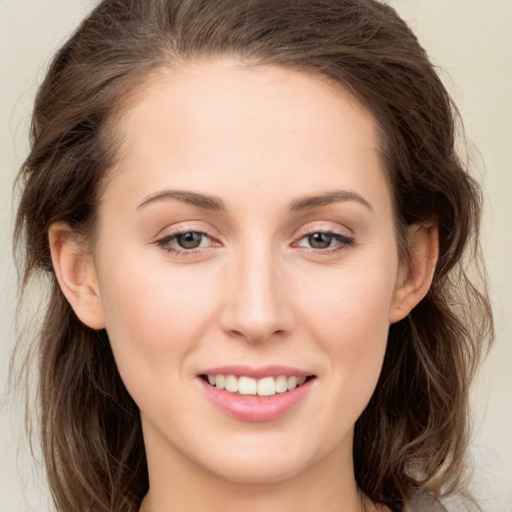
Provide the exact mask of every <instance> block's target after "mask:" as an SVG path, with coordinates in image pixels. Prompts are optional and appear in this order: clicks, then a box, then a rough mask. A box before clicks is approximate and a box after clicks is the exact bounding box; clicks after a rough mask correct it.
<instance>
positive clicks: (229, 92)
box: [114, 60, 385, 199]
mask: <svg viewBox="0 0 512 512" xmlns="http://www.w3.org/2000/svg"><path fill="white" fill-rule="evenodd" d="M116 129H117V131H118V132H120V134H121V139H122V140H123V144H122V146H121V147H120V149H119V152H118V157H119V158H118V161H117V169H116V172H115V175H116V176H117V177H118V178H122V181H124V182H125V183H128V182H130V180H131V181H133V179H135V178H136V177H137V176H138V181H139V182H141V183H139V185H138V188H139V191H140V193H141V194H142V193H147V194H150V193H152V192H154V190H155V189H157V188H159V187H165V186H167V185H168V182H169V181H170V180H171V181H173V185H174V186H177V187H179V188H191V187H192V188H196V189H201V188H204V187H207V188H209V190H208V192H212V193H215V194H216V195H223V194H225V193H227V192H229V190H230V189H235V190H236V191H237V193H240V191H241V190H242V189H243V190H245V191H246V192H247V193H248V194H252V193H253V192H256V191H258V190H260V189H263V190H262V191H263V192H264V193H265V188H266V189H268V190H266V193H267V194H268V193H269V190H275V189H276V188H279V189H281V190H283V189H286V191H287V192H288V193H289V194H288V195H289V196H290V198H291V199H293V197H292V196H293V195H303V194H304V190H303V189H308V188H309V189H311V188H316V189H318V190H317V191H319V192H322V190H321V189H322V187H324V188H325V187H327V188H333V187H334V188H339V186H340V185H343V183H341V182H340V177H341V175H342V174H343V172H345V174H347V172H346V171H348V174H351V176H350V179H349V180H348V184H347V186H348V187H351V188H354V187H358V186H362V185H365V186H367V185H368V181H370V182H371V181H372V180H373V181H377V182H382V181H383V180H385V176H384V173H383V171H382V163H381V159H380V150H379V143H378V136H377V126H376V123H375V120H374V118H373V116H372V115H371V114H370V113H369V112H368V111H367V110H366V109H365V108H364V107H362V106H361V105H360V104H359V103H358V102H357V101H356V100H355V99H354V97H353V96H352V95H350V94H349V93H348V92H347V91H345V90H344V89H342V88H341V87H335V86H333V85H332V84H329V83H327V81H324V80H322V79H320V78H318V77H313V76H311V75H308V74H305V73H301V72H297V71H293V70H289V69H284V68H281V67H275V66H248V65H247V64H244V63H242V62H238V61H232V60H219V61H205V62H198V63H193V64H187V65H186V66H183V67H181V68H173V69H168V70H167V69H164V70H161V71H160V72H159V73H158V74H157V75H155V76H154V77H153V78H152V79H151V80H149V81H148V82H147V83H146V84H145V85H144V86H143V87H141V88H140V90H139V91H138V94H137V95H136V96H135V97H133V99H132V101H131V102H130V104H128V105H127V108H126V109H124V111H123V113H122V115H121V116H120V118H119V119H118V122H117V126H116ZM376 171H377V174H376ZM369 178H372V179H371V180H369ZM114 181H117V180H114ZM365 182H366V183H365ZM380 184H381V185H382V183H380ZM118 185H119V184H118ZM129 195H130V194H126V196H127V197H128V196H129ZM132 195H133V194H132ZM281 196H282V194H281Z"/></svg>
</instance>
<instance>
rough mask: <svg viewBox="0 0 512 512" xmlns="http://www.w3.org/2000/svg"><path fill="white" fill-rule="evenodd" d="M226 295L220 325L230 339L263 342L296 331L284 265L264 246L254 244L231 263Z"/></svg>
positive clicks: (224, 293) (225, 290)
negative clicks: (294, 329)
mask: <svg viewBox="0 0 512 512" xmlns="http://www.w3.org/2000/svg"><path fill="white" fill-rule="evenodd" d="M223 295H224V301H223V308H222V311H221V314H220V324H221V328H222V330H223V331H224V332H226V333H228V334H229V335H230V336H233V337H238V338H240V339H245V340H246V341H248V342H250V343H261V342H264V341H266V340H269V339H276V338H283V337H285V336H287V335H289V334H290V332H291V331H292V330H293V328H294V325H295V318H294V315H293V308H292V306H291V303H290V298H291V297H290V293H289V286H287V282H286V278H285V272H284V265H283V262H282V261H281V259H280V258H279V257H276V255H273V253H272V250H271V249H270V248H266V247H265V246H264V245H263V244H256V245H254V244H253V246H252V248H247V250H246V251H245V252H244V251H241V252H240V254H239V255H237V256H236V257H235V258H234V260H233V261H232V262H230V265H229V277H228V282H226V283H225V286H224V292H223Z"/></svg>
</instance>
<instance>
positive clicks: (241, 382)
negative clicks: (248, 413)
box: [238, 377, 256, 395]
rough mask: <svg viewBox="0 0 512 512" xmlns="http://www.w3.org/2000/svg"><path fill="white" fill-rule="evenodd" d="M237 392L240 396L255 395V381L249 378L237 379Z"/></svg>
mask: <svg viewBox="0 0 512 512" xmlns="http://www.w3.org/2000/svg"><path fill="white" fill-rule="evenodd" d="M238 392H239V393H240V394H241V395H255V394H256V379H252V378H251V377H240V378H239V379H238Z"/></svg>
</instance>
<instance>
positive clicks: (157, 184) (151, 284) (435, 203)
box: [17, 0, 492, 511]
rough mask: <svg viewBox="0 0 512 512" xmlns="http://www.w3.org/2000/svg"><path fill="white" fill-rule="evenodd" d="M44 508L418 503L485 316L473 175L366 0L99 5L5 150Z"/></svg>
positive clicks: (453, 449)
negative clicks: (48, 497) (32, 284)
mask: <svg viewBox="0 0 512 512" xmlns="http://www.w3.org/2000/svg"><path fill="white" fill-rule="evenodd" d="M19 179H20V183H21V184H22V187H23V195H22V199H21V203H20V208H19V213H18V219H17V237H18V242H19V243H21V244H24V245H23V246H22V247H23V250H24V251H25V254H26V262H25V273H24V282H25V283H26V282H28V280H29V279H30V277H31V276H32V275H34V274H36V273H38V272H40V271H44V272H45V273H46V275H48V277H49V279H50V282H51V287H52V288H51V297H50V302H49V305H48V309H47V314H46V318H45V322H44V325H43V327H42V330H41V336H40V339H39V368H40V381H39V393H40V406H41V415H42V425H41V426H42V440H43V449H44V455H45V460H46V465H47V472H48V476H49V482H50V486H51V489H52V493H53V496H54V500H55V502H56V506H57V508H58V510H62V511H68V510H69V511H71V510H73V511H76V510H139V509H140V510H151V511H161V510H200V509H201V510H202V509H204V508H206V507H208V508H209V509H213V510H216V509H220V508H222V509H223V510H225V509H227V510H230V509H235V507H237V508H242V509H243V510H249V511H250V510H255V511H256V510H263V509H265V510H268V509H273V510H305V511H306V510H322V511H329V510H333V511H334V510H336V511H338V510H340V511H341V510H347V511H360V510H387V511H389V510H391V511H402V510H429V511H430V510H435V509H436V507H439V509H440V510H442V508H440V507H441V505H440V504H439V503H438V501H437V500H438V499H439V498H440V497H442V496H444V495H450V494H453V493H455V492H460V491H461V486H460V484H459V481H460V479H461V476H462V470H463V464H464V455H465V451H466V444H467V425H466V421H467V393H468V385H469V382H470V380H471V377H472V375H473V373H474V369H475V367H476V364H477V362H478V359H479V354H480V351H481V349H482V346H483V344H484V342H485V340H486V338H487V337H489V335H490V333H491V331H492V322H491V316H490V311H489V305H488V300H487V297H486V293H485V287H484V286H483V285H480V287H479V286H477V285H476V284H475V283H474V282H473V281H471V280H470V279H469V277H468V276H467V274H466V272H465V270H464V269H465V266H464V265H463V259H462V258H463V255H465V254H468V255H471V254H473V255H474V254H478V251H477V248H478V245H477V243H478V242H477V241H478V221H479V210H480V204H479V189H478V187H477V185H476V184H475V183H474V182H473V180H472V179H471V178H470V177H469V176H468V174H467V172H466V171H465V170H464V168H463V167H462V166H461V164H460V162H459V160H458V158H457V155H456V153H455V149H454V114H453V106H452V103H451V100H450V98H449V96H448V95H447V93H446V91H445V89H444V88H443V86H442V84H441V82H440V81H439V78H438V77H437V75H436V74H435V72H434V70H433V67H432V65H431V63H430V62H429V60H428V58H427V56H426V54H425V52H424V51H423V50H422V49H421V47H420V46H419V45H418V43H417V40H416V38H415V36H414V35H413V34H412V33H411V32H410V30H409V29H408V28H407V26H406V25H405V24H404V23H403V22H402V21H401V20H400V19H399V18H398V16H397V15H396V13H395V12H394V11H393V10H392V9H391V8H389V7H387V6H385V5H383V4H380V3H378V2H375V1H369V0H358V1H356V0H350V1H348V0H346V1H332V0H330V1H297V0H296V1H280V2H274V1H270V0H258V1H251V2H248V1H247V2H246V1H240V0H237V1H235V0H230V1H228V0H221V1H216V2H212V1H207V0H202V1H200V0H189V1H184V0H183V1H178V0H173V1H170V0H168V1H164V0H132V1H129V2H127V1H111V0H107V1H104V2H102V3H100V4H99V6H98V7H97V8H96V9H95V10H94V11H93V13H92V14H91V15H90V16H89V17H88V19H86V20H85V21H84V23H83V24H82V25H81V27H80V28H79V29H78V31H77V32H76V33H75V35H74V36H73V37H72V38H71V39H70V40H69V41H68V42H67V43H66V44H65V46H64V47H63V48H62V49H61V50H60V52H59V53H58V54H57V55H56V57H55V59H54V61H53V64H52V66H51V68H50V70H49V72H48V75H47V77H46V79H45V81H44V83H43V85H42V86H41V89H40V92H39V94H38V97H37V100H36V105H35V109H34V118H33V129H32V149H31V153H30V155H29V157H28V159H27V161H26V162H25V164H24V166H23V168H22V170H21V172H20V177H19Z"/></svg>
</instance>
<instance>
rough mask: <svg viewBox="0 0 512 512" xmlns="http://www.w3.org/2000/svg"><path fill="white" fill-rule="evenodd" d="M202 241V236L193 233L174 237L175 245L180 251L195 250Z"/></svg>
mask: <svg viewBox="0 0 512 512" xmlns="http://www.w3.org/2000/svg"><path fill="white" fill-rule="evenodd" d="M202 240H203V235H202V234H201V233H197V232H195V231H189V232H188V233H183V234H181V235H177V236H176V243H177V244H178V245H179V246H180V247H181V248H182V249H196V248H197V247H199V246H200V245H201V242H202Z"/></svg>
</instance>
